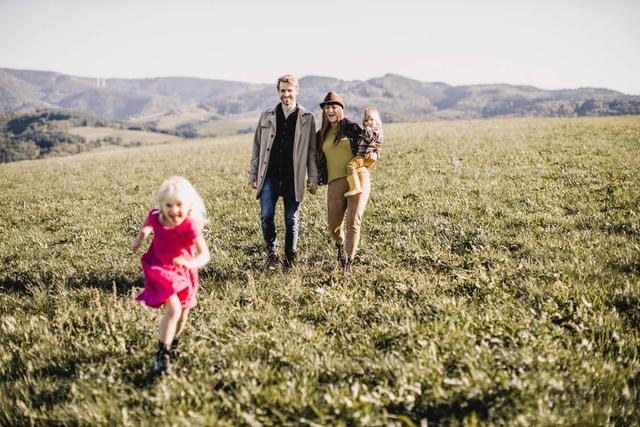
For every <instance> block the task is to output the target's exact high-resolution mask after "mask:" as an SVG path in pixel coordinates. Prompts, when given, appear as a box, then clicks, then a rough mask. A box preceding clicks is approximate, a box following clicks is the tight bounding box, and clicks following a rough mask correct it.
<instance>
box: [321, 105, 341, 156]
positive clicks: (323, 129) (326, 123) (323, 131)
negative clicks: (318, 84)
mask: <svg viewBox="0 0 640 427" xmlns="http://www.w3.org/2000/svg"><path fill="white" fill-rule="evenodd" d="M336 111H337V114H338V133H337V134H336V139H335V140H334V141H333V143H334V144H337V143H338V142H339V141H340V140H341V139H342V137H344V136H345V135H346V133H345V123H346V122H345V120H344V110H343V109H342V107H340V108H338V109H337V110H336ZM329 129H331V122H330V121H329V119H328V118H327V113H325V112H324V108H323V109H322V123H321V125H320V131H319V132H318V158H319V159H320V158H322V144H324V139H325V137H326V136H327V133H328V132H329Z"/></svg>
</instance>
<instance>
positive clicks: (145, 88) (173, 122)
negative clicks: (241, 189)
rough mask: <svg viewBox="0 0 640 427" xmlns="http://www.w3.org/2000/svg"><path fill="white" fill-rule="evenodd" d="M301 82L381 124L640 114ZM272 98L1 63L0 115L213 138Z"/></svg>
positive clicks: (631, 106)
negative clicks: (76, 119) (42, 112)
mask: <svg viewBox="0 0 640 427" xmlns="http://www.w3.org/2000/svg"><path fill="white" fill-rule="evenodd" d="M274 80H275V79H274ZM300 86H301V91H300V95H299V97H298V100H299V102H300V103H301V104H302V105H304V106H306V107H307V108H310V109H312V111H314V112H315V113H316V114H317V115H319V114H320V109H319V107H318V103H319V101H320V100H322V98H323V97H324V95H325V94H326V93H327V92H328V91H336V92H339V93H340V94H341V96H342V98H343V99H344V100H345V101H346V103H347V116H348V117H351V118H354V119H357V117H359V114H360V111H361V110H362V109H363V108H364V107H367V106H375V107H376V108H378V109H379V110H380V111H381V113H382V115H383V120H384V121H385V122H416V121H436V120H457V119H484V118H492V117H576V116H609V115H636V114H640V96H632V95H625V94H623V93H620V92H616V91H612V90H608V89H598V88H581V89H574V90H543V89H539V88H535V87H531V86H513V85H505V84H495V85H471V86H450V85H448V84H445V83H438V82H436V83H426V82H420V81H417V80H412V79H408V78H405V77H402V76H400V75H396V74H387V75H385V76H383V77H378V78H373V79H369V80H366V81H344V80H339V79H334V78H328V77H321V76H306V77H303V78H301V79H300ZM277 102H278V98H277V93H276V90H275V87H274V85H271V84H250V83H241V82H233V81H224V80H211V79H198V78H188V77H166V78H151V79H96V78H89V77H76V76H70V75H65V74H60V73H55V72H49V71H33V70H15V69H8V68H0V112H25V111H34V110H36V109H40V108H62V109H66V110H75V111H81V112H85V113H90V114H94V115H98V116H102V117H105V118H110V119H117V120H128V121H135V122H140V123H144V124H146V125H148V126H151V127H154V128H157V129H161V130H176V129H180V128H184V127H187V128H190V129H193V130H194V131H195V132H197V133H198V134H200V135H216V134H225V133H235V132H238V131H240V132H243V131H250V130H251V128H252V126H254V122H255V120H256V119H257V116H258V114H259V112H260V111H261V110H262V109H264V108H266V107H268V106H271V105H274V104H275V103H277Z"/></svg>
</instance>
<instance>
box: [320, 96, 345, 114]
mask: <svg viewBox="0 0 640 427" xmlns="http://www.w3.org/2000/svg"><path fill="white" fill-rule="evenodd" d="M330 104H338V105H339V106H341V107H342V109H343V110H344V107H345V105H344V102H342V98H340V95H338V94H337V93H335V92H329V93H328V94H327V96H325V97H324V101H322V102H321V103H320V108H324V106H325V105H330Z"/></svg>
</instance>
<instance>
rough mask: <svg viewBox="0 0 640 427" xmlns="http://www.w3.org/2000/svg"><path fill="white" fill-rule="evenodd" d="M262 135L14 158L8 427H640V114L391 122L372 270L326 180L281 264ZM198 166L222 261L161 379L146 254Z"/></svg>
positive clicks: (4, 170)
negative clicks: (136, 245) (287, 263)
mask: <svg viewBox="0 0 640 427" xmlns="http://www.w3.org/2000/svg"><path fill="white" fill-rule="evenodd" d="M251 139H252V136H251V135H236V136H231V137H219V138H210V139H200V140H184V141H180V142H174V143H167V144H161V145H154V146H141V147H135V148H122V149H113V150H110V151H104V152H95V153H86V154H82V155H78V156H75V157H66V158H55V159H46V160H39V161H26V162H19V163H12V164H3V165H0V182H2V186H1V188H0V204H1V205H2V210H3V213H4V214H3V215H2V216H0V262H1V265H2V269H0V343H2V345H1V346H0V360H1V362H0V378H2V381H0V425H3V426H22V425H27V426H28V425H34V426H40V425H55V426H63V425H64V426H67V425H68V426H76V425H79V426H84V425H92V426H93V425H109V426H152V425H167V426H169V425H171V426H240V425H246V426H420V427H425V426H476V425H479V426H505V425H506V426H551V425H571V426H634V425H640V411H638V410H637V408H638V407H640V219H639V215H640V155H639V153H640V117H609V118H571V119H510V120H488V121H466V122H437V123H413V124H389V125H386V126H385V145H384V147H383V157H382V158H381V159H380V161H379V162H378V164H377V165H375V166H374V169H373V191H372V196H371V199H370V202H369V205H368V207H367V211H366V213H365V218H364V224H363V230H362V233H363V235H362V240H361V244H360V250H359V252H358V255H357V258H356V262H355V267H354V273H353V274H352V275H350V276H345V275H344V274H343V273H342V271H341V270H340V269H339V268H337V263H336V259H335V258H336V256H335V255H336V254H335V248H334V246H333V244H332V243H331V242H330V241H329V239H328V233H327V232H326V230H325V196H326V187H323V188H321V190H320V191H319V192H318V194H317V195H315V196H311V195H307V196H306V198H305V200H304V202H303V204H302V208H301V222H300V240H299V244H298V263H297V266H296V268H295V270H294V272H293V273H291V274H289V275H287V276H284V275H283V274H282V273H281V272H279V271H277V272H270V273H269V272H264V271H263V270H262V269H261V265H262V263H263V261H264V256H265V251H264V244H263V241H262V236H261V232H260V224H259V222H260V221H259V206H258V203H257V201H256V200H255V197H254V194H253V192H252V191H251V190H250V188H249V187H248V185H247V170H248V165H249V157H250V145H251ZM176 174H177V175H183V176H185V177H187V178H188V179H189V180H191V182H192V183H193V184H194V185H195V187H196V189H197V190H198V191H199V192H200V194H201V195H202V196H203V198H204V200H205V202H206V204H207V209H208V212H209V216H210V218H211V223H210V224H209V225H208V226H207V227H206V228H205V237H206V240H207V243H208V245H209V247H210V250H211V255H212V257H211V262H210V263H209V264H208V265H207V266H206V267H204V268H203V269H202V270H201V283H200V291H199V299H198V306H197V308H196V309H194V310H193V311H192V312H191V315H190V319H189V323H188V326H187V329H186V331H185V333H184V335H183V344H184V346H183V348H182V357H181V358H180V359H178V360H177V361H176V362H174V374H173V375H171V376H167V377H159V378H158V377H153V376H151V375H150V374H149V371H150V368H151V363H152V357H153V355H154V352H155V348H156V340H157V332H158V323H159V320H160V317H161V315H162V311H161V310H154V309H151V308H149V307H146V306H144V305H143V304H142V303H139V302H137V301H135V300H134V298H135V296H136V295H137V294H138V293H139V292H140V291H141V289H142V286H143V277H142V271H141V268H140V263H139V257H140V254H141V253H142V252H143V251H144V250H146V248H147V246H148V244H149V241H150V239H148V240H147V242H146V243H145V245H144V246H143V248H141V252H139V253H132V252H131V251H130V250H129V244H130V243H131V242H132V241H133V240H134V239H135V237H136V234H137V231H138V229H139V226H140V224H141V222H142V221H143V219H144V218H145V215H146V214H147V212H148V211H149V209H151V208H152V207H153V203H154V196H155V192H156V190H157V188H158V186H159V185H160V183H161V182H162V180H164V179H165V178H167V177H169V176H170V175H176ZM278 207H279V214H278V223H277V224H278V227H279V230H280V235H281V236H282V235H283V233H282V231H283V226H282V207H281V204H279V205H278Z"/></svg>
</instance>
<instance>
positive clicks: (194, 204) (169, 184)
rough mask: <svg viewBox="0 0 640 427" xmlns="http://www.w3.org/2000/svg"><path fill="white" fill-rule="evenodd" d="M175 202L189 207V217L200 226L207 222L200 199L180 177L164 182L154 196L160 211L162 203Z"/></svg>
mask: <svg viewBox="0 0 640 427" xmlns="http://www.w3.org/2000/svg"><path fill="white" fill-rule="evenodd" d="M176 200H180V201H181V202H183V203H187V204H188V205H189V209H190V215H191V217H192V218H193V219H194V220H195V221H197V222H198V223H199V224H200V225H204V224H206V223H208V222H209V219H208V218H207V209H206V208H205V206H204V202H203V201H202V197H200V195H199V194H198V192H197V191H196V189H195V188H193V185H191V183H190V182H189V181H188V180H187V179H186V178H183V177H181V176H172V177H170V178H167V179H166V180H164V181H163V182H162V184H160V188H159V189H158V194H157V195H156V203H157V204H158V208H160V209H162V205H163V203H164V202H168V201H176Z"/></svg>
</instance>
